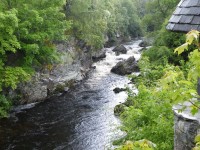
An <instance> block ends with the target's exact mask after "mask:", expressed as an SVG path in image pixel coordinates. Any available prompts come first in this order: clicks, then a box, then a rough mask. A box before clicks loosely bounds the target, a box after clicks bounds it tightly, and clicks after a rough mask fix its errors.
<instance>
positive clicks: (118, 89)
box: [113, 87, 126, 93]
mask: <svg viewBox="0 0 200 150" xmlns="http://www.w3.org/2000/svg"><path fill="white" fill-rule="evenodd" d="M113 91H114V92H115V93H120V92H122V91H126V89H125V88H118V87H116V88H114V89H113Z"/></svg>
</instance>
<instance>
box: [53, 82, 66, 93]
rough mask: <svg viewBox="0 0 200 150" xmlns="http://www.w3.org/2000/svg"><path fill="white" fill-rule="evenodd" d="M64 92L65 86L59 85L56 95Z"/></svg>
mask: <svg viewBox="0 0 200 150" xmlns="http://www.w3.org/2000/svg"><path fill="white" fill-rule="evenodd" d="M64 91H65V85H63V84H58V85H57V86H56V89H55V91H54V93H63V92H64Z"/></svg>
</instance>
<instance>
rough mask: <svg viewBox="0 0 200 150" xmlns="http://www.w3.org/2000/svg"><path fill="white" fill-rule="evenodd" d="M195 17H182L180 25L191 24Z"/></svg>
mask: <svg viewBox="0 0 200 150" xmlns="http://www.w3.org/2000/svg"><path fill="white" fill-rule="evenodd" d="M193 17H194V16H183V15H182V16H181V18H180V20H179V23H191V21H192V19H193Z"/></svg>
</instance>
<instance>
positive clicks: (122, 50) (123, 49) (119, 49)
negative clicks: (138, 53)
mask: <svg viewBox="0 0 200 150" xmlns="http://www.w3.org/2000/svg"><path fill="white" fill-rule="evenodd" d="M112 51H113V52H115V54H116V55H119V54H126V53H127V49H126V47H124V46H123V45H119V46H116V47H115V48H114V49H113V50H112Z"/></svg>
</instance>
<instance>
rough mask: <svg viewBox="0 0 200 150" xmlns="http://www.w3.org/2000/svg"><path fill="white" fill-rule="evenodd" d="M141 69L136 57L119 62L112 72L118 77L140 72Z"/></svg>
mask: <svg viewBox="0 0 200 150" xmlns="http://www.w3.org/2000/svg"><path fill="white" fill-rule="evenodd" d="M138 71H139V67H138V64H137V62H136V61H135V57H134V56H132V57H130V58H128V59H127V60H124V61H120V62H118V63H117V64H116V65H115V66H114V67H113V68H112V69H111V72H113V73H115V74H118V75H126V74H131V73H132V72H138Z"/></svg>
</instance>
